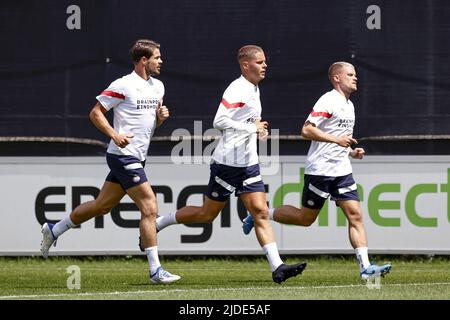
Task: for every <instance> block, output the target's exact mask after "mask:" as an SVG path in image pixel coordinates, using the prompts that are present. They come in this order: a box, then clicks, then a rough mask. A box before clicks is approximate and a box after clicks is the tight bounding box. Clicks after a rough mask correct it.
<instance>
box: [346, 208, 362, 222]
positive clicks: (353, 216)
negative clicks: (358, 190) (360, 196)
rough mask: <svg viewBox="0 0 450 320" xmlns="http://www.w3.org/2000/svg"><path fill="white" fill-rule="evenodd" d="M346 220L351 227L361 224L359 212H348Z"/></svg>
mask: <svg viewBox="0 0 450 320" xmlns="http://www.w3.org/2000/svg"><path fill="white" fill-rule="evenodd" d="M347 219H348V222H349V223H350V224H351V225H357V224H362V223H363V219H362V214H361V211H359V210H349V211H347Z"/></svg>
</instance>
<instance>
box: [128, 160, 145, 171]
mask: <svg viewBox="0 0 450 320" xmlns="http://www.w3.org/2000/svg"><path fill="white" fill-rule="evenodd" d="M123 168H124V169H125V170H133V169H141V168H143V166H142V164H141V163H139V162H136V163H130V164H127V165H126V166H123Z"/></svg>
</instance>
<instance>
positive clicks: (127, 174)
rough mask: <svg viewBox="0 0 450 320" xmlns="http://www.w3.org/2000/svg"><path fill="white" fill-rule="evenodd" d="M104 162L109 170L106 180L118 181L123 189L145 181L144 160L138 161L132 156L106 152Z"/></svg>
mask: <svg viewBox="0 0 450 320" xmlns="http://www.w3.org/2000/svg"><path fill="white" fill-rule="evenodd" d="M106 162H107V163H108V167H109V169H110V170H111V171H110V172H109V174H108V176H107V177H106V181H109V182H113V183H120V185H121V186H122V188H123V189H124V190H127V189H130V188H132V187H135V186H137V185H140V184H142V183H144V182H147V176H146V175H145V171H144V166H145V161H140V160H139V159H137V158H135V157H132V156H119V155H116V154H111V153H106Z"/></svg>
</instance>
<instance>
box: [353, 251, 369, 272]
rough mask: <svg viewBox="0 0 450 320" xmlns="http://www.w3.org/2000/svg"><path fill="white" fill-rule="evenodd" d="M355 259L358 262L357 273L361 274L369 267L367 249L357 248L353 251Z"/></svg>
mask: <svg viewBox="0 0 450 320" xmlns="http://www.w3.org/2000/svg"><path fill="white" fill-rule="evenodd" d="M355 254H356V259H357V260H358V265H359V272H362V271H363V270H364V269H366V268H367V267H368V266H370V261H369V254H368V248H367V247H359V248H356V249H355Z"/></svg>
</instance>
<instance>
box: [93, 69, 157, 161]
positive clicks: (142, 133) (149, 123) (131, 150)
mask: <svg viewBox="0 0 450 320" xmlns="http://www.w3.org/2000/svg"><path fill="white" fill-rule="evenodd" d="M163 97H164V85H163V83H162V82H161V81H159V80H157V79H155V78H152V77H150V78H149V79H148V80H144V79H143V78H142V77H141V76H139V75H138V74H137V73H136V72H134V71H133V72H132V73H130V74H128V75H126V76H124V77H122V78H119V79H117V80H115V81H113V82H112V83H111V84H110V85H109V87H108V89H106V90H105V91H103V92H102V93H101V94H100V95H98V96H97V100H98V101H99V102H100V103H101V104H102V106H103V107H104V108H105V109H106V110H110V109H111V108H113V110H114V130H116V131H117V132H118V133H119V134H124V133H131V134H132V135H134V137H133V138H131V139H130V141H131V142H130V144H128V145H127V146H126V147H125V148H120V147H119V146H117V145H116V144H115V143H114V141H113V140H112V139H111V141H110V142H109V146H108V150H107V152H108V153H112V154H117V155H129V156H134V157H136V158H138V159H139V160H140V161H144V160H145V159H146V157H147V153H148V148H149V144H150V140H151V138H152V136H153V133H154V130H155V128H156V121H157V117H156V109H157V108H158V107H159V106H161V105H162V103H163Z"/></svg>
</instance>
